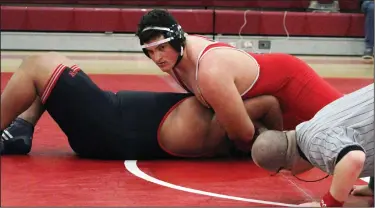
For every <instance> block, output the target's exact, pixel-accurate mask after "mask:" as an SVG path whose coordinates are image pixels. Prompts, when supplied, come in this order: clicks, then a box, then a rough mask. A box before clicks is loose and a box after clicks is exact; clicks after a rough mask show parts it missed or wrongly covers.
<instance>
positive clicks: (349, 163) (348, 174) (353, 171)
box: [330, 150, 366, 202]
mask: <svg viewBox="0 0 375 208" xmlns="http://www.w3.org/2000/svg"><path fill="white" fill-rule="evenodd" d="M365 159H366V155H365V153H364V152H363V151H358V150H355V151H350V152H348V153H347V154H346V155H345V156H344V157H343V158H342V159H341V160H340V161H339V162H338V163H337V164H336V167H335V170H334V174H333V180H332V184H331V188H330V193H331V195H332V196H333V198H335V199H336V200H337V201H341V202H344V201H346V199H347V198H348V195H349V193H350V191H351V189H352V188H353V185H354V184H355V182H356V181H357V179H358V177H359V174H360V173H361V171H362V169H363V165H364V162H365Z"/></svg>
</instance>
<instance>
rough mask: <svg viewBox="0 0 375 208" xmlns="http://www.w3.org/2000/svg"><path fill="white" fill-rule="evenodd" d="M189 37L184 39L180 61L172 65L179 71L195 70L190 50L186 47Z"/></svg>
mask: <svg viewBox="0 0 375 208" xmlns="http://www.w3.org/2000/svg"><path fill="white" fill-rule="evenodd" d="M188 43H189V39H186V46H185V47H184V53H183V56H182V59H181V61H180V62H179V63H178V64H177V65H176V66H175V67H174V70H177V71H178V72H180V73H187V72H190V71H195V70H194V69H195V63H194V61H193V60H192V59H191V52H190V51H189V49H188Z"/></svg>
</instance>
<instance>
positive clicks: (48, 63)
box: [19, 52, 74, 92]
mask: <svg viewBox="0 0 375 208" xmlns="http://www.w3.org/2000/svg"><path fill="white" fill-rule="evenodd" d="M60 64H63V65H66V66H73V65H74V63H73V61H72V60H70V59H68V58H67V57H66V56H64V55H62V54H60V53H57V52H46V53H40V54H37V55H32V56H28V57H26V58H25V59H24V60H23V61H22V64H21V66H20V67H19V70H21V71H23V72H24V74H25V75H26V76H29V77H30V79H32V80H33V82H34V84H35V86H36V88H37V90H38V91H39V92H42V91H43V90H44V89H43V88H44V87H45V85H46V83H47V82H48V80H49V79H50V77H51V76H52V74H53V73H54V71H55V70H56V69H57V67H58V66H59V65H60Z"/></svg>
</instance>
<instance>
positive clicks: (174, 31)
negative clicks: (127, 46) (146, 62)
mask: <svg viewBox="0 0 375 208" xmlns="http://www.w3.org/2000/svg"><path fill="white" fill-rule="evenodd" d="M148 30H159V31H162V32H163V34H164V38H165V39H163V40H160V41H156V42H152V43H150V44H144V42H143V40H142V39H140V42H141V47H142V50H143V53H145V54H146V56H147V57H149V58H150V55H149V54H148V51H147V49H146V48H148V47H152V46H156V45H160V44H163V43H167V42H170V44H171V46H172V47H173V48H174V49H175V50H176V51H177V52H178V53H179V56H178V58H177V61H176V63H175V65H174V66H176V65H177V64H178V63H179V62H180V61H181V59H182V56H183V53H184V47H185V40H186V37H185V32H184V31H183V30H182V28H181V26H180V25H178V24H174V25H172V26H171V27H170V28H168V27H156V26H155V27H154V26H150V27H146V28H144V29H143V30H142V32H141V33H143V32H145V31H148Z"/></svg>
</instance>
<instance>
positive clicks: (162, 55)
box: [146, 35, 178, 72]
mask: <svg viewBox="0 0 375 208" xmlns="http://www.w3.org/2000/svg"><path fill="white" fill-rule="evenodd" d="M163 39H165V38H164V36H163V35H160V36H158V37H156V38H154V39H151V40H150V41H149V42H146V44H151V43H153V42H156V41H160V40H163ZM147 51H148V54H149V56H150V58H151V59H152V61H154V63H155V64H156V65H157V66H158V67H159V68H160V69H161V70H162V71H163V72H169V71H171V70H172V68H173V66H174V65H175V63H176V61H177V58H178V53H177V52H176V50H174V48H173V47H172V46H171V45H170V44H169V43H168V42H166V43H162V44H159V45H155V46H151V47H148V48H147Z"/></svg>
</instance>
